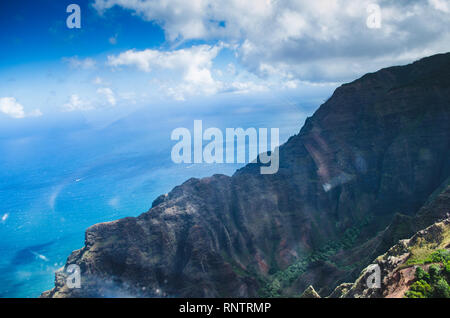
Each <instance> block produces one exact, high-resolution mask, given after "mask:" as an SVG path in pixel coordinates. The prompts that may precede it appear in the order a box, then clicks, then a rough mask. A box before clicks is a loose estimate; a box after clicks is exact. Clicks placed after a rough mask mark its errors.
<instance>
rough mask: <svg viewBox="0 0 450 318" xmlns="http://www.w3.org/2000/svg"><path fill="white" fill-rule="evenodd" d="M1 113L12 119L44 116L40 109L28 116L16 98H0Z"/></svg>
mask: <svg viewBox="0 0 450 318" xmlns="http://www.w3.org/2000/svg"><path fill="white" fill-rule="evenodd" d="M0 112H2V113H4V114H6V115H8V116H10V117H12V118H25V117H39V116H42V112H41V111H40V110H39V109H35V110H33V111H32V112H30V113H28V114H27V113H25V110H24V108H23V106H22V105H21V104H20V103H19V102H18V101H17V100H16V99H15V98H14V97H1V98H0Z"/></svg>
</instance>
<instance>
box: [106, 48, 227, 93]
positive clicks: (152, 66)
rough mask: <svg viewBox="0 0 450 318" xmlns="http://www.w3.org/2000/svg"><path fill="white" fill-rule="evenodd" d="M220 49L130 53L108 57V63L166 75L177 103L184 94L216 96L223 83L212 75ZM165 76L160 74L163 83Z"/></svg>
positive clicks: (167, 86)
mask: <svg viewBox="0 0 450 318" xmlns="http://www.w3.org/2000/svg"><path fill="white" fill-rule="evenodd" d="M221 48H222V47H221V46H209V45H199V46H192V47H190V48H187V49H179V50H173V51H159V50H151V49H147V50H143V51H136V50H128V51H126V52H123V53H121V54H119V55H117V56H114V55H111V56H108V64H109V65H111V66H114V67H119V66H134V67H136V68H138V69H140V70H142V71H144V72H152V71H154V72H157V74H160V75H161V74H163V73H164V74H165V77H166V78H168V80H167V81H166V82H163V83H162V85H161V87H163V88H164V89H165V91H166V93H167V94H169V95H171V96H173V97H174V98H175V99H177V100H184V98H185V95H195V94H207V95H208V94H214V93H216V92H217V91H218V90H219V89H220V85H221V83H220V82H219V81H216V80H215V79H214V78H213V76H212V74H211V67H212V61H213V59H214V58H215V57H216V56H217V54H218V52H219V51H220V50H221ZM163 77H164V76H163V75H161V80H162V78H163Z"/></svg>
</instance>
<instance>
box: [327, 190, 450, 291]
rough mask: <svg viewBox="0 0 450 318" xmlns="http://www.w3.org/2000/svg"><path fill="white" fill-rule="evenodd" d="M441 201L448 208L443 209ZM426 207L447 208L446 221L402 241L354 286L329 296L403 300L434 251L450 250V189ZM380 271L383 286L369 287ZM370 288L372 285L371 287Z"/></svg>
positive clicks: (381, 257)
mask: <svg viewBox="0 0 450 318" xmlns="http://www.w3.org/2000/svg"><path fill="white" fill-rule="evenodd" d="M442 199H444V200H446V203H447V204H446V205H445V206H444V207H442V204H441V203H442ZM435 201H440V202H433V203H432V204H429V206H427V207H426V208H427V209H436V208H438V209H439V208H444V210H446V211H449V213H447V218H445V219H444V220H442V221H440V222H436V223H435V224H433V225H431V226H429V227H427V228H426V229H424V230H421V231H419V232H417V233H416V234H415V235H413V236H412V237H411V238H410V239H405V240H401V241H399V242H398V243H397V244H395V245H394V246H393V247H391V248H390V249H389V250H388V251H387V252H386V253H385V254H383V255H381V256H379V257H378V258H376V259H375V261H374V262H373V263H374V264H371V265H370V266H368V267H367V268H365V269H364V270H363V271H362V272H361V275H360V276H359V278H358V279H357V280H356V281H355V283H353V284H348V283H346V284H341V285H339V286H338V287H336V289H335V290H334V291H333V293H332V294H331V295H330V296H329V297H330V298H402V297H404V295H405V292H406V291H407V290H408V289H409V287H410V286H411V284H412V283H413V282H414V280H415V272H416V268H417V266H420V267H422V268H424V269H426V268H427V267H428V266H429V265H427V264H424V263H423V261H419V260H418V259H417V256H418V255H420V257H421V258H424V257H425V256H429V255H431V253H432V252H433V251H437V250H442V249H448V250H450V205H449V204H450V186H449V187H448V188H447V189H446V190H445V191H444V192H443V193H442V194H441V195H440V196H439V197H438V198H437V199H435ZM374 265H376V266H378V268H379V279H380V285H379V286H375V285H373V284H370V279H371V277H372V276H373V271H372V270H371V269H372V268H373V266H374ZM369 284H370V285H369Z"/></svg>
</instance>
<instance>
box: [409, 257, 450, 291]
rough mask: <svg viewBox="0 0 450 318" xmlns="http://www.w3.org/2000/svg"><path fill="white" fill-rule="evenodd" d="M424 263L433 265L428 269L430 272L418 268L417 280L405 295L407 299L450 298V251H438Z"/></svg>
mask: <svg viewBox="0 0 450 318" xmlns="http://www.w3.org/2000/svg"><path fill="white" fill-rule="evenodd" d="M424 262H425V263H433V264H431V265H430V267H429V268H428V272H426V271H425V270H424V269H423V268H421V267H417V269H416V273H415V278H416V280H415V282H414V283H413V284H412V285H411V287H410V288H409V290H408V291H407V292H406V293H405V297H407V298H450V286H449V283H450V251H449V250H437V251H435V252H433V253H432V254H431V255H430V256H429V257H428V258H427V259H426V260H425V261H424ZM437 263H441V264H442V265H440V264H437Z"/></svg>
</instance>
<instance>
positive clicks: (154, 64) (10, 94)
mask: <svg viewBox="0 0 450 318" xmlns="http://www.w3.org/2000/svg"><path fill="white" fill-rule="evenodd" d="M71 3H76V4H78V5H79V6H80V8H81V28H80V29H69V28H67V26H66V18H67V17H68V16H69V13H66V7H67V6H68V5H69V4H71ZM374 4H375V5H376V6H377V7H378V10H379V12H378V14H379V16H378V19H379V25H376V26H375V27H374V26H373V25H372V26H370V25H369V22H368V19H369V17H370V16H372V15H373V14H374V12H373V11H371V10H372V9H370V8H373V5H374ZM371 5H372V7H370V6H371ZM449 16H450V4H449V1H448V0H411V1H402V2H393V1H387V0H378V1H364V0H363V1H358V2H357V3H356V2H355V1H346V0H319V1H314V2H311V1H302V0H286V1H283V2H280V1H270V0H253V1H244V2H243V1H228V2H223V1H210V0H193V1H181V0H170V1H154V0H145V1H138V0H91V1H87V0H83V1H82V0H79V1H76V0H70V1H66V0H61V1H51V0H39V1H31V0H29V1H26V0H19V1H2V2H1V4H0V21H1V24H2V27H1V28H0V42H1V43H2V50H0V79H1V81H2V85H1V86H0V121H2V122H5V121H6V120H8V121H14V120H15V121H17V120H24V119H28V120H31V119H33V120H34V121H36V120H48V118H50V117H54V116H70V114H71V113H74V112H76V113H82V114H83V115H84V116H87V117H89V118H117V117H120V116H123V115H124V114H127V113H130V112H132V111H134V110H135V109H138V108H140V107H150V108H152V109H155V110H157V109H158V108H161V107H163V108H164V107H169V106H168V105H171V104H173V103H175V104H176V103H184V102H187V101H189V100H191V101H192V100H201V99H202V98H206V97H211V96H216V97H217V99H220V98H223V97H224V96H226V95H230V94H233V95H239V94H240V95H246V96H251V95H255V96H262V95H264V94H270V95H273V94H279V95H280V96H284V95H289V96H296V97H298V98H299V99H301V98H302V96H305V95H308V94H309V95H311V94H312V92H314V93H315V94H316V95H317V96H319V95H320V93H321V92H328V91H329V90H330V88H334V87H336V86H338V85H339V84H340V83H343V82H345V81H349V80H353V79H355V78H356V77H358V76H361V75H363V74H364V73H366V72H372V71H376V70H378V69H379V68H382V67H386V66H390V65H395V64H404V63H409V62H412V61H414V60H416V59H418V58H421V57H424V56H427V55H431V54H435V53H441V52H446V51H448V50H449V49H450V48H449V46H450V44H449V43H450V35H449V29H450V28H449V25H450V18H449ZM313 95H314V94H313Z"/></svg>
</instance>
